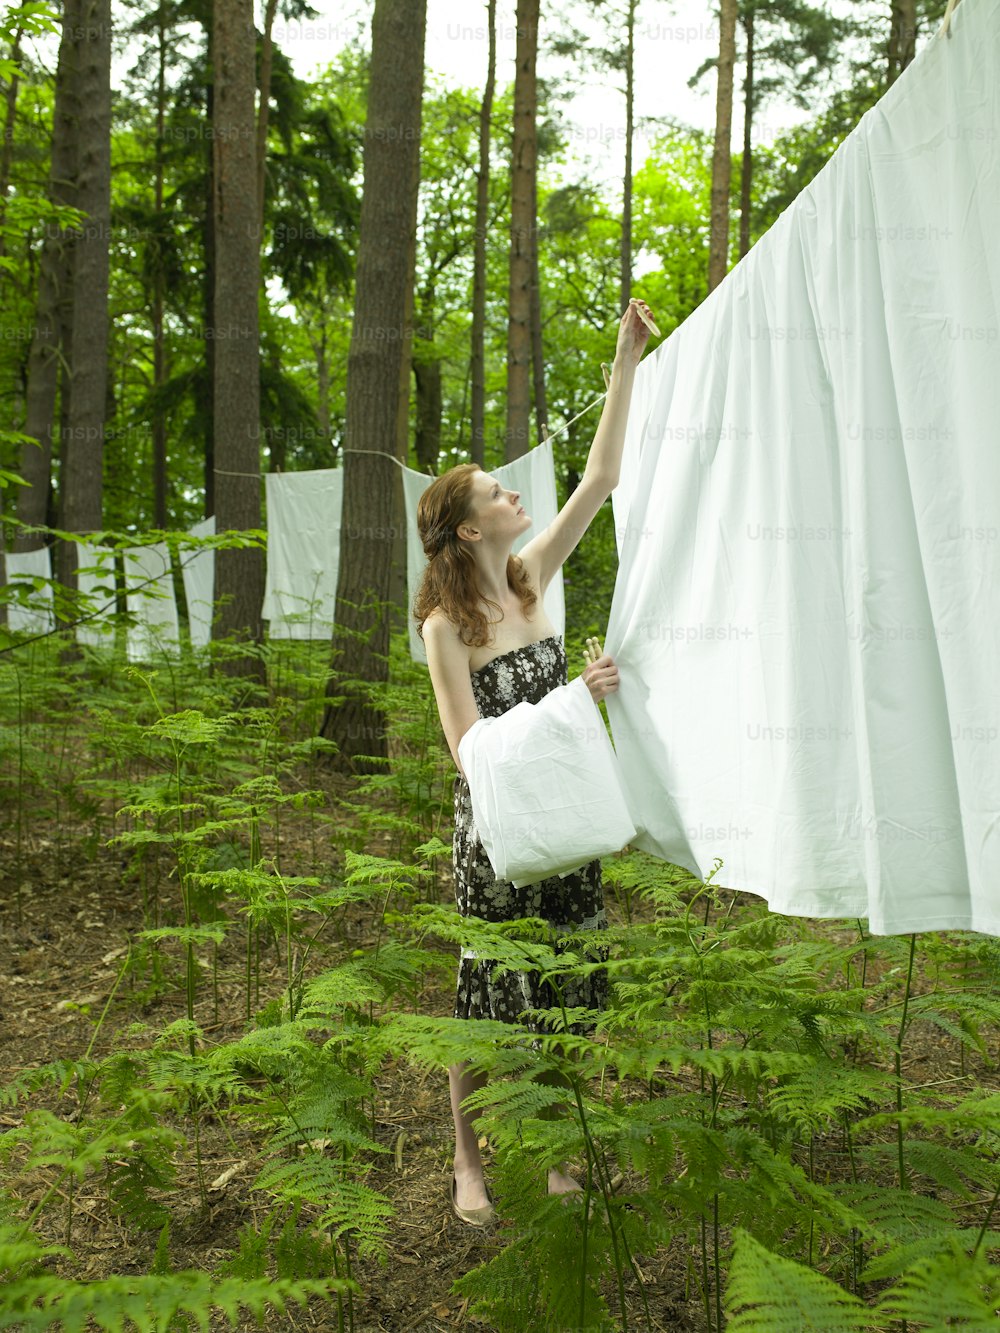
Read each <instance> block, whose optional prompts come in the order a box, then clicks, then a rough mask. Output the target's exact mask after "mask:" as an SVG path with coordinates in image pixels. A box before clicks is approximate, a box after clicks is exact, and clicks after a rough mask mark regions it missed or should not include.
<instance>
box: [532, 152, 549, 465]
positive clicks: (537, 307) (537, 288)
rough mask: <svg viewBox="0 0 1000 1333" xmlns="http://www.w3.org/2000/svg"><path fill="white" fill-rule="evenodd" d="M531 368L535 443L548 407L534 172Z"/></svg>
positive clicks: (542, 436) (542, 435) (544, 430)
mask: <svg viewBox="0 0 1000 1333" xmlns="http://www.w3.org/2000/svg"><path fill="white" fill-rule="evenodd" d="M531 216H532V219H533V225H532V228H531V367H532V376H533V378H532V388H533V393H534V399H535V429H536V432H537V435H538V441H539V443H541V441H542V440H547V439H548V436H549V420H548V404H547V402H546V397H545V351H544V348H543V347H542V283H541V279H540V277H539V274H538V173H537V171H536V172H535V174H534V175H533V177H532V181H531Z"/></svg>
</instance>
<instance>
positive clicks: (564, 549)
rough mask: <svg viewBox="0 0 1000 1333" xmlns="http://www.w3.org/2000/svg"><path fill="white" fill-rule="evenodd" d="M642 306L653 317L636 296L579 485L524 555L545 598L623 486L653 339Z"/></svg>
mask: <svg viewBox="0 0 1000 1333" xmlns="http://www.w3.org/2000/svg"><path fill="white" fill-rule="evenodd" d="M637 306H641V307H642V309H643V310H644V311H646V313H647V314H648V313H649V306H647V305H646V303H645V301H639V300H637V299H635V298H633V299H632V300H631V301H630V302H629V305H628V309H627V310H626V311H625V313H624V315H622V318H621V322H620V324H619V325H618V344H617V347H616V348H615V363H614V365H613V366H612V369H611V383H610V385H609V386H608V392H607V396H606V397H605V400H604V409H603V411H602V412H601V420H600V422H599V423H598V426H597V431H596V433H595V435H594V442H593V444H592V445H591V446H590V453H589V454H588V455H587V466H586V468H585V469H584V473H583V476H582V477H581V479H580V484H579V486H577V488H576V490H575V491H574V492H573V494H572V495H571V496H570V497H569V499H568V500H567V501H566V503H565V504H564V505H563V507H562V509H561V510H560V511H559V513H558V514H557V515H556V517H555V518H554V519H553V520H552V522H551V523H550V524H549V526H548V527H547V528H545V530H544V531H543V532H540V533H539V534H538V536H537V537H533V538H532V539H531V541H530V542H528V544H527V545H526V546H525V547H524V549H523V550H522V551H521V559H522V560H523V561H524V564H525V566H526V567H527V569H528V571H529V573H530V574H531V575H532V577H533V580H534V582H535V585H536V587H537V588H538V590H539V593H540V594H541V593H544V591H545V589H546V588H547V587H548V584H549V580H550V579H551V578H552V576H553V575H554V574H555V572H556V570H558V569H559V568H560V566H561V565H562V564H563V563H564V561H565V560H566V558H567V557H568V556H569V555H570V554H571V553H572V551H573V550H574V549H575V548H576V546H577V544H578V543H579V541H580V539H581V538H582V536H583V534H584V533H585V532H586V531H587V529H588V528H589V527H590V525H591V523H592V522H593V520H594V516H595V515H596V514H597V511H598V510H599V509H600V507H601V505H602V504H603V503H604V501H605V500H606V499H607V498H608V496H609V495H610V494H611V492H612V491H613V490H614V488H615V487H616V486H617V485H618V476H619V473H620V471H621V461H622V449H623V447H624V445H625V426H626V423H627V422H628V410H629V404H630V402H631V400H632V384H633V381H634V379H635V368H636V366H637V365H638V364H639V360H640V358H641V356H642V353H643V350H644V349H645V346H646V342H647V340H648V338H649V328H648V327H647V325H646V324H645V323H644V322H643V320H642V318H641V317H640V315H639V313H638V310H637V309H636V307H637Z"/></svg>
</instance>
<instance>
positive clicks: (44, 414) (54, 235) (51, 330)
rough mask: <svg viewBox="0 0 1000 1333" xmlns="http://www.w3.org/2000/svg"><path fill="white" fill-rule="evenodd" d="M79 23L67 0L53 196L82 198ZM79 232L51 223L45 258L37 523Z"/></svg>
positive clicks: (26, 546) (26, 455) (35, 357)
mask: <svg viewBox="0 0 1000 1333" xmlns="http://www.w3.org/2000/svg"><path fill="white" fill-rule="evenodd" d="M79 28H80V0H65V5H64V7H63V30H62V39H61V41H60V43H59V59H58V64H57V67H56V88H55V108H54V112H53V122H52V157H51V162H50V166H49V199H50V200H51V201H52V203H55V204H73V203H74V202H75V199H76V187H75V181H76V123H77V116H78V107H77V90H76V59H77V47H76V38H77V34H78V32H79ZM72 272H73V269H72V239H71V234H70V233H69V231H67V230H63V229H62V228H60V227H57V226H55V225H54V224H51V225H47V226H46V228H45V231H44V234H43V241H42V249H41V255H40V258H39V263H38V292H37V296H36V298H35V327H34V331H33V333H32V339H31V349H30V351H29V353H28V373H27V388H26V391H25V423H24V433H25V435H30V436H31V438H32V439H33V440H37V441H38V443H37V444H26V445H24V447H23V448H22V450H21V458H20V464H19V468H18V471H19V472H20V474H21V476H22V477H23V478H24V479H25V481H26V482H27V483H28V485H27V486H20V487H18V495H17V517H18V519H19V520H20V522H22V523H30V524H31V525H32V526H40V525H43V524H45V523H46V522H47V521H48V518H49V504H50V496H49V490H50V484H51V471H52V454H53V443H54V440H55V438H56V437H57V435H58V425H57V422H56V400H57V397H58V389H59V369H60V359H61V358H66V357H67V349H68V341H69V312H70V303H71V300H72V289H71V282H72ZM41 544H42V543H41V538H39V537H31V536H26V535H22V534H21V533H20V530H17V531H16V532H15V536H14V550H15V551H30V550H36V549H37V548H38V547H39V546H40V545H41Z"/></svg>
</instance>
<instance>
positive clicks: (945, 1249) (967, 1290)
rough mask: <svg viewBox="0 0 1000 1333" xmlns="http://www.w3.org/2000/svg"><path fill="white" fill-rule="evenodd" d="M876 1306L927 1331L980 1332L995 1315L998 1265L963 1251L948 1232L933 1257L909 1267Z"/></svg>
mask: <svg viewBox="0 0 1000 1333" xmlns="http://www.w3.org/2000/svg"><path fill="white" fill-rule="evenodd" d="M878 1309H879V1312H880V1313H881V1314H883V1315H885V1316H888V1317H889V1318H893V1319H905V1320H907V1321H912V1322H913V1323H916V1324H919V1325H921V1326H922V1327H924V1328H926V1329H930V1330H939V1329H940V1330H944V1329H945V1328H948V1329H952V1328H960V1329H967V1330H969V1333H973V1330H975V1333H979V1331H980V1330H982V1333H986V1330H987V1329H990V1330H992V1329H995V1328H996V1326H997V1317H998V1315H1000V1268H998V1267H996V1266H995V1265H994V1264H991V1263H989V1262H988V1260H987V1259H986V1258H985V1257H984V1255H983V1254H982V1252H979V1253H976V1254H973V1255H969V1254H967V1253H966V1252H965V1250H964V1248H963V1247H962V1245H961V1244H960V1243H959V1241H958V1239H957V1238H956V1237H953V1236H950V1237H948V1238H947V1239H946V1240H945V1241H944V1243H943V1245H942V1248H941V1250H940V1252H939V1253H938V1254H937V1255H936V1256H934V1257H933V1258H932V1259H929V1260H928V1259H924V1260H922V1261H921V1262H920V1263H919V1264H918V1265H916V1266H915V1267H914V1268H911V1269H910V1270H909V1271H908V1272H907V1273H905V1274H904V1275H903V1277H901V1278H900V1279H899V1281H898V1282H896V1283H895V1284H894V1285H893V1286H892V1287H891V1288H890V1289H889V1291H887V1292H886V1293H885V1294H884V1296H883V1297H882V1299H881V1300H880V1301H879V1305H878Z"/></svg>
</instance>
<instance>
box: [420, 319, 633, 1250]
mask: <svg viewBox="0 0 1000 1333" xmlns="http://www.w3.org/2000/svg"><path fill="white" fill-rule="evenodd" d="M640 309H641V310H642V311H643V312H644V313H645V314H646V315H647V316H648V315H649V307H648V306H647V305H646V304H645V302H642V301H637V300H635V299H633V300H632V301H630V302H629V306H628V309H627V310H626V311H625V313H624V315H623V316H622V318H621V323H620V324H619V326H618V344H617V347H616V349H615V360H614V366H613V368H612V373H611V382H610V385H609V387H608V392H607V397H606V400H605V404H604V410H603V412H602V414H601V420H600V424H599V425H598V427H597V432H596V434H595V436H594V442H593V444H592V445H591V448H590V454H589V456H588V458H587V466H586V469H585V471H584V474H583V477H582V479H581V481H580V484H579V486H577V488H576V490H575V491H574V492H573V494H572V495H571V496H570V498H569V499H568V500H567V501H566V504H565V505H564V506H563V508H562V510H561V511H560V512H559V514H558V515H557V516H556V518H555V519H554V520H553V521H552V523H550V524H549V526H548V527H547V528H546V529H545V531H544V532H540V533H539V534H538V535H537V536H536V537H534V538H533V539H532V540H531V541H530V542H529V543H528V544H527V545H526V546H525V547H524V549H523V550H522V551H521V553H520V556H514V555H512V554H511V550H512V547H513V544H514V541H515V539H516V538H517V537H519V536H521V534H522V533H523V532H526V531H527V530H528V529H529V528H530V526H531V517H530V515H528V514H527V513H526V512H525V509H524V506H523V505H522V504H521V503H520V495H519V494H518V493H517V492H516V491H509V490H505V489H504V488H503V487H502V486H501V485H500V484H499V483H498V482H496V481H495V480H494V479H493V478H492V477H491V476H490V475H489V474H488V473H486V472H482V471H480V469H479V468H478V467H477V466H476V465H475V464H462V465H461V466H459V467H455V468H452V469H451V470H450V471H449V472H446V473H445V474H444V475H443V476H441V477H438V478H437V480H436V481H434V482H433V483H432V484H431V485H430V486H429V487H428V488H427V490H426V491H425V492H424V494H423V496H422V497H421V500H420V505H419V508H418V510H417V524H418V528H419V531H420V538H421V541H422V542H423V547H424V552H425V553H426V555H427V557H428V561H429V563H428V566H427V570H426V572H425V574H424V579H423V583H422V585H421V588H420V591H419V593H418V594H417V598H416V601H415V604H414V615H415V617H416V620H417V623H418V626H419V628H420V632H421V634H422V635H423V638H424V643H425V645H426V648H427V664H428V666H429V668H430V674H431V682H432V684H433V686H434V695H435V698H436V700H437V706H438V712H439V714H440V716H441V725H442V726H443V728H444V733H445V736H446V738H447V741H448V746H449V748H450V750H451V753H452V757H453V758H454V760H455V764H456V766H457V767H458V770H459V775H458V777H457V778H456V780H455V837H454V870H455V894H456V898H457V901H458V908H459V911H460V912H461V913H462V914H463V915H466V916H478V917H482V918H484V919H486V920H490V921H501V920H512V919H515V918H517V917H525V916H538V917H544V918H546V919H547V920H550V921H551V922H552V924H553V925H554V926H555V927H556V929H557V931H558V930H567V929H581V928H583V929H586V928H590V929H594V930H600V929H602V928H603V927H604V926H606V924H607V922H606V917H605V914H604V901H603V894H602V888H601V865H600V862H599V861H592V862H591V863H590V864H589V865H587V866H585V867H584V868H583V869H582V870H581V871H578V872H576V873H575V874H573V875H569V876H567V877H566V878H560V877H555V878H554V879H550V880H544V881H542V882H541V883H540V884H533V885H530V886H527V887H525V888H523V889H515V887H514V886H513V885H512V884H509V883H507V882H505V881H500V880H497V879H496V877H495V875H494V873H493V870H492V868H491V866H490V863H489V860H488V859H487V857H486V854H485V852H484V850H483V846H482V843H481V841H480V840H479V837H478V835H477V833H476V828H475V824H474V822H473V818H472V806H471V802H470V799H469V787H468V783H467V782H466V781H465V776H464V774H463V773H462V767H461V764H460V763H459V759H458V745H459V742H460V741H461V739H462V737H463V736H464V735H465V733H466V732H467V731H468V730H469V728H470V727H471V726H472V725H473V724H474V723H475V722H476V721H477V720H478V719H479V718H480V717H481V716H493V717H495V716H498V715H499V714H501V713H504V712H506V711H507V709H508V708H511V707H513V705H514V704H516V703H520V702H521V701H522V700H527V701H528V702H529V703H537V702H538V700H539V699H541V698H542V697H543V696H544V695H545V694H547V693H548V692H549V690H551V689H554V688H555V687H556V686H558V685H562V684H565V682H566V655H565V651H564V649H563V645H562V642H561V640H560V639H559V637H558V636H557V635H556V632H555V630H554V629H553V627H552V625H551V623H550V621H549V619H548V617H547V616H546V614H545V609H544V607H543V605H542V599H543V597H544V595H545V590H546V588H547V587H548V585H549V582H550V580H551V579H552V577H553V576H554V575H555V574H556V572H557V571H558V570H559V569H560V568H561V566H562V564H563V562H564V561H565V560H566V558H567V557H568V556H569V555H570V553H571V552H572V551H573V549H574V548H575V547H576V545H577V543H578V542H579V540H580V538H581V537H582V536H583V534H584V533H585V532H586V530H587V528H588V527H589V526H590V523H591V521H592V520H593V518H594V516H595V514H596V513H597V512H598V510H599V509H600V508H601V506H602V504H603V503H604V501H605V500H606V499H607V498H608V496H609V495H610V494H611V492H612V491H613V490H614V488H615V486H616V485H617V484H618V474H619V470H620V467H621V456H622V445H623V443H624V439H625V424H626V421H627V419H628V409H629V401H630V399H631V396H632V384H633V380H634V376H635V368H636V366H637V365H638V363H639V359H640V357H641V356H642V352H643V349H644V348H645V346H646V340H647V338H648V337H649V330H648V327H647V325H646V323H645V322H644V320H643V318H642V316H641V315H640V313H639V311H640ZM583 677H584V680H585V681H586V683H587V686H588V688H589V689H590V692H591V695H592V696H593V698H594V700H595V701H599V700H601V699H603V698H604V696H605V695H607V694H610V693H611V692H612V691H613V690H616V689H617V688H618V668H617V667H616V665H615V663H614V661H613V659H612V658H611V657H610V656H607V655H605V656H603V657H600V658H598V659H597V660H596V661H594V662H592V663H591V664H590V665H588V667H587V668H586V670H585V671H584V673H583ZM489 973H490V964H488V963H479V962H477V960H476V959H474V958H472V957H464V956H463V958H462V960H461V962H460V963H459V976H458V994H457V999H456V1003H455V1014H456V1017H464V1018H496V1019H502V1020H505V1021H508V1022H516V1021H518V1020H519V1015H520V1014H521V1013H522V1011H524V1010H525V1009H531V1008H548V1007H551V1006H552V1005H553V1003H554V1000H553V998H552V995H551V992H550V991H548V990H547V989H546V988H544V987H542V986H540V984H539V980H538V976H537V974H536V973H509V974H507V975H506V976H504V977H499V978H497V980H496V981H495V982H494V981H491V979H490V975H489ZM606 985H607V983H606V979H605V978H604V977H603V975H602V974H601V973H600V972H597V973H596V974H595V975H594V976H592V977H591V978H589V979H587V980H586V981H583V982H581V983H579V984H578V986H577V987H576V989H575V990H574V992H573V993H572V994H566V995H564V999H565V1002H566V1003H567V1004H568V1005H579V1004H582V1005H586V1006H587V1007H589V1008H600V1007H602V1002H603V999H604V995H605V993H606ZM448 1072H449V1079H450V1084H451V1108H452V1115H453V1117H454V1121H455V1167H454V1175H453V1178H452V1182H451V1201H452V1209H453V1211H454V1212H455V1215H456V1216H457V1217H459V1218H460V1220H462V1221H464V1222H468V1223H470V1224H471V1225H473V1226H482V1225H484V1224H485V1223H486V1222H487V1221H488V1220H489V1218H490V1217H491V1215H492V1212H493V1204H492V1200H491V1198H490V1195H489V1191H488V1190H487V1188H486V1184H485V1181H484V1179H483V1164H482V1160H481V1158H480V1155H479V1145H478V1136H477V1133H476V1129H475V1126H474V1124H473V1119H472V1116H471V1115H468V1114H466V1113H463V1111H462V1108H461V1102H462V1101H463V1099H464V1098H465V1097H467V1096H468V1095H469V1093H471V1092H472V1091H473V1090H474V1089H475V1088H477V1087H480V1086H481V1084H482V1077H478V1078H477V1077H475V1076H473V1075H472V1074H470V1073H469V1072H468V1069H467V1067H466V1066H465V1065H464V1064H459V1065H453V1066H452V1067H451V1069H450V1070H449V1071H448ZM548 1188H549V1192H550V1193H553V1194H554V1193H565V1192H569V1191H572V1190H577V1189H579V1185H578V1184H577V1182H576V1181H575V1180H573V1179H572V1178H571V1177H570V1176H567V1175H566V1174H565V1173H564V1172H563V1171H561V1170H552V1171H550V1172H549V1181H548Z"/></svg>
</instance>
